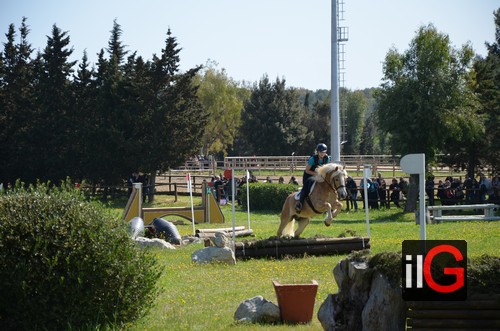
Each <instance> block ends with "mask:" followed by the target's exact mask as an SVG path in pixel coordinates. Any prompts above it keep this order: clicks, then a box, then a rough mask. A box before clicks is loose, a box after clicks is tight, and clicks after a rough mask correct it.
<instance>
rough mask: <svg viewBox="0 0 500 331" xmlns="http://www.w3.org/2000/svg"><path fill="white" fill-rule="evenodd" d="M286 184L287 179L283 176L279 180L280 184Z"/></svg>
mask: <svg viewBox="0 0 500 331" xmlns="http://www.w3.org/2000/svg"><path fill="white" fill-rule="evenodd" d="M284 183H285V178H283V176H280V178H279V179H278V184H284Z"/></svg>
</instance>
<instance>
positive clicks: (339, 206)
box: [332, 200, 342, 218]
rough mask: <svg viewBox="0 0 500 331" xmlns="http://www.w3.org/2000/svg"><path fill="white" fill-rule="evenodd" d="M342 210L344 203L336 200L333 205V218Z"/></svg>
mask: <svg viewBox="0 0 500 331" xmlns="http://www.w3.org/2000/svg"><path fill="white" fill-rule="evenodd" d="M341 210H342V203H341V202H340V201H339V200H335V202H334V203H333V206H332V218H333V217H335V216H337V215H338V214H340V211H341Z"/></svg>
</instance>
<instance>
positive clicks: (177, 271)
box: [110, 196, 500, 331]
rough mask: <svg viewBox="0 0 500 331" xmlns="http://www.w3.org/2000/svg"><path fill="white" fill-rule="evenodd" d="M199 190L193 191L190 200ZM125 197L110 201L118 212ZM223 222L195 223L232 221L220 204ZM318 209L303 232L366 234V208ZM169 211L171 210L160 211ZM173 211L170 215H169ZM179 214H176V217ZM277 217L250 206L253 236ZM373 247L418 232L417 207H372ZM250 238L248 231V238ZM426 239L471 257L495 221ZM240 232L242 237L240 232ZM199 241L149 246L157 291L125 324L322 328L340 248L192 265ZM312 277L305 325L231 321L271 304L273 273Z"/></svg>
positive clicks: (443, 229)
mask: <svg viewBox="0 0 500 331" xmlns="http://www.w3.org/2000/svg"><path fill="white" fill-rule="evenodd" d="M199 203H200V198H195V205H196V204H199ZM124 205H125V203H124V202H123V205H122V203H116V204H114V206H111V207H110V208H113V209H114V210H115V211H116V212H117V213H121V211H122V208H123V206H124ZM188 205H189V197H183V196H181V197H180V199H179V201H178V202H177V203H174V202H173V197H171V196H158V197H157V200H156V201H155V203H154V204H152V205H146V207H150V206H188ZM222 210H223V212H224V215H225V218H226V223H224V224H197V225H196V228H197V229H200V228H216V227H230V226H231V225H232V222H233V215H232V208H231V206H230V205H226V206H223V207H222ZM235 210H236V212H235V215H234V223H235V225H236V226H241V225H244V226H247V225H248V221H247V213H246V210H241V209H240V208H239V207H236V208H235ZM322 218H323V216H320V217H318V218H316V219H313V220H312V221H311V224H309V225H308V226H307V227H306V229H305V231H304V233H303V237H313V236H315V235H325V236H333V237H337V236H339V234H341V233H343V232H346V231H354V232H355V233H356V234H357V235H360V236H365V235H366V221H365V212H364V210H359V211H358V212H350V213H347V212H342V213H341V214H340V215H338V216H337V218H335V219H334V222H333V224H332V226H330V227H325V226H324V224H323V222H322ZM166 219H169V218H166ZM174 219H175V218H174ZM177 219H178V218H177ZM185 224H186V225H178V226H177V228H178V230H179V232H180V234H181V235H189V234H192V224H190V223H189V222H187V221H186V222H185ZM278 225H279V214H278V213H251V228H252V229H253V232H254V234H255V238H254V239H265V238H269V237H270V236H274V235H275V232H276V230H277V228H278ZM370 232H371V238H370V242H371V249H372V252H373V253H379V252H383V251H401V242H402V241H403V240H405V239H419V226H418V225H416V224H415V215H414V214H411V213H403V212H402V210H401V209H395V208H393V209H389V210H386V209H381V210H379V211H370ZM246 239H248V237H247V238H246ZM427 239H464V240H466V241H467V243H468V255H469V257H474V256H480V255H482V254H489V255H495V256H500V222H470V221H469V222H449V223H441V224H429V225H427ZM238 240H242V239H240V238H238ZM202 247H203V245H201V244H195V245H188V246H182V247H179V248H177V249H176V250H168V251H165V250H162V251H160V250H158V251H155V254H157V256H158V259H159V261H160V263H161V264H163V265H164V266H165V272H164V274H163V276H162V277H161V279H160V281H159V285H160V287H161V291H160V295H159V296H158V299H157V300H156V303H155V305H154V306H152V307H151V310H150V312H149V313H148V315H146V316H145V317H143V318H142V319H140V320H138V321H137V322H135V323H134V324H133V325H128V326H127V327H126V328H127V330H200V331H201V330H203V331H204V330H322V327H321V324H320V322H319V321H318V320H317V318H316V313H317V311H318V309H319V307H320V305H321V304H322V303H323V301H324V300H325V298H326V297H327V295H328V294H329V293H336V292H337V286H336V283H335V281H334V278H333V274H332V270H333V268H334V267H335V265H336V264H337V263H338V262H339V261H340V260H341V259H342V258H345V256H346V255H338V256H320V257H314V256H309V257H304V258H290V259H284V260H266V259H251V260H247V261H239V260H238V261H237V264H236V265H234V266H229V265H223V264H208V265H198V264H195V263H192V262H191V254H192V253H193V252H194V251H196V250H198V249H201V248H202ZM312 279H315V280H316V281H317V282H318V284H319V288H318V294H317V296H316V304H315V308H314V316H313V320H312V322H311V323H310V324H308V325H276V326H273V325H248V324H247V325H237V324H235V323H234V319H233V316H234V312H235V311H236V309H237V308H238V306H239V304H240V303H241V302H242V301H244V300H245V299H249V298H252V297H254V296H257V295H261V296H263V297H264V298H266V299H268V300H270V301H272V302H274V303H276V304H277V300H276V295H275V293H274V288H273V286H272V281H273V280H277V281H279V282H280V283H309V282H310V281H311V280H312Z"/></svg>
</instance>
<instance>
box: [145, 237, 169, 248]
mask: <svg viewBox="0 0 500 331" xmlns="http://www.w3.org/2000/svg"><path fill="white" fill-rule="evenodd" d="M135 241H136V242H137V243H138V244H139V246H141V247H160V248H165V249H175V246H174V245H172V244H171V243H168V242H166V241H165V240H163V239H159V238H153V239H149V238H145V237H137V238H135Z"/></svg>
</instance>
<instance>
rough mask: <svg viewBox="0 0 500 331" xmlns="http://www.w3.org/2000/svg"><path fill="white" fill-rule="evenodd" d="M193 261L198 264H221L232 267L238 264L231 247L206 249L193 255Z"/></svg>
mask: <svg viewBox="0 0 500 331" xmlns="http://www.w3.org/2000/svg"><path fill="white" fill-rule="evenodd" d="M191 260H192V261H193V262H196V263H212V262H221V263H227V264H230V265H234V264H236V257H235V256H234V252H233V250H232V249H231V248H229V247H215V246H210V247H205V248H202V249H199V250H197V251H196V252H194V253H193V254H192V255H191Z"/></svg>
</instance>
